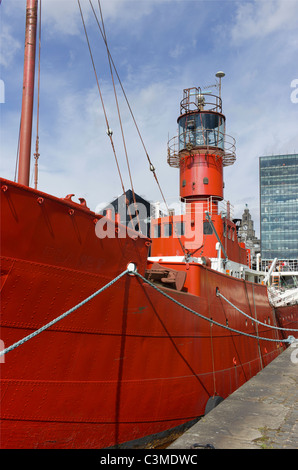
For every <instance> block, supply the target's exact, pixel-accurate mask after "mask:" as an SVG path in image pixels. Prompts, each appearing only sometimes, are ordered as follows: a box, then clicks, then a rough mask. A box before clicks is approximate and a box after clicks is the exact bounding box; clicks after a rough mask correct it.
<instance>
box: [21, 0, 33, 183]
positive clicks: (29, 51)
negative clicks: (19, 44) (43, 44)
mask: <svg viewBox="0 0 298 470" xmlns="http://www.w3.org/2000/svg"><path fill="white" fill-rule="evenodd" d="M37 6H38V0H27V7H26V33H25V52H24V75H23V98H22V117H21V130H20V155H19V173H18V183H20V184H23V185H25V186H29V178H30V154H31V138H32V117H33V99H34V74H35V50H36V29H37V28H36V27H37Z"/></svg>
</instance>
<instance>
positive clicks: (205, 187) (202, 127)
mask: <svg viewBox="0 0 298 470" xmlns="http://www.w3.org/2000/svg"><path fill="white" fill-rule="evenodd" d="M224 76H225V74H224V72H217V74H216V77H218V78H219V83H218V84H217V85H218V88H219V96H216V95H213V94H211V93H210V92H208V91H204V90H202V89H201V88H200V87H198V88H188V89H185V90H184V94H183V99H182V101H181V103H180V116H179V118H178V120H177V122H178V136H176V137H174V138H173V139H171V140H170V141H169V144H168V163H169V165H170V166H172V167H175V168H179V169H180V197H181V198H182V199H183V200H184V201H186V202H187V203H193V202H198V203H200V204H202V203H203V201H206V202H207V200H209V202H210V200H212V204H215V205H216V206H217V202H218V201H220V200H222V199H223V167H224V166H227V165H232V164H233V163H234V161H235V159H236V156H235V140H234V139H233V138H232V137H230V136H227V135H226V126H225V121H226V118H225V116H224V115H223V114H222V100H221V96H220V95H221V78H222V77H224ZM210 198H211V199H210Z"/></svg>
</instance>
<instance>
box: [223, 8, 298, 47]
mask: <svg viewBox="0 0 298 470" xmlns="http://www.w3.org/2000/svg"><path fill="white" fill-rule="evenodd" d="M297 18H298V3H297V1H295V0H254V1H253V2H247V1H245V2H243V3H242V2H241V3H240V4H238V8H237V14H236V21H235V24H234V26H233V28H232V29H231V35H232V38H233V40H234V41H242V40H248V39H254V38H259V37H264V36H267V35H270V34H273V33H277V32H280V31H282V30H284V29H285V28H286V29H287V30H290V29H296V28H297Z"/></svg>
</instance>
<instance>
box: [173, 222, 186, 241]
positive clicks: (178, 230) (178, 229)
mask: <svg viewBox="0 0 298 470" xmlns="http://www.w3.org/2000/svg"><path fill="white" fill-rule="evenodd" d="M184 233H185V228H184V222H176V223H175V234H176V235H177V236H178V237H180V236H182V235H184Z"/></svg>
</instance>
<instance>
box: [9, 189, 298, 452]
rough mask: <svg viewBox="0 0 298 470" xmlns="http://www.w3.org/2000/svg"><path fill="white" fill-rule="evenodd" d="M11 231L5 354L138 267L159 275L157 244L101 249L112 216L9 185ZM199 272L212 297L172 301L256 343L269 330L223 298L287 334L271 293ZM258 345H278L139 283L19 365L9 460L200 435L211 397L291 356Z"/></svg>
mask: <svg viewBox="0 0 298 470" xmlns="http://www.w3.org/2000/svg"><path fill="white" fill-rule="evenodd" d="M1 218H2V221H1V222H2V224H1V340H2V341H3V344H4V346H5V347H8V346H10V345H11V344H14V343H15V342H16V341H18V340H20V339H21V338H23V337H25V336H27V335H28V334H30V333H32V332H33V331H35V330H37V329H38V328H40V327H41V326H43V325H45V324H46V323H48V322H49V321H51V320H53V319H54V318H56V317H58V316H59V315H61V314H62V313H63V312H65V311H67V310H68V309H70V308H71V307H73V306H75V305H77V304H78V303H79V302H80V301H82V300H83V299H85V298H86V297H88V296H89V295H90V294H92V293H93V292H95V291H97V290H98V289H99V288H100V287H102V286H104V285H105V284H107V283H108V282H109V281H111V280H112V279H114V278H115V277H116V276H117V275H119V274H120V273H121V272H123V271H124V270H125V269H126V267H127V264H128V263H129V262H134V263H136V264H137V267H138V271H139V272H140V274H142V275H144V273H145V269H146V268H147V251H148V240H147V239H146V238H140V237H135V238H132V237H129V236H127V237H126V238H117V237H115V238H105V239H102V240H100V239H99V238H98V237H96V235H95V222H96V220H98V219H99V218H100V216H98V215H96V214H94V213H93V212H91V211H89V210H88V209H86V208H83V207H81V206H79V205H77V204H74V203H71V202H68V201H65V200H61V199H58V198H54V197H52V196H49V195H46V194H43V193H41V192H39V191H36V190H32V189H30V188H26V187H24V186H21V185H18V184H15V183H12V182H10V181H6V180H1ZM181 266H182V264H181ZM181 266H180V269H182V267H181ZM148 267H150V265H149V266H148ZM187 268H188V272H187V276H188V277H189V278H192V279H193V282H195V283H196V285H197V286H199V291H200V294H199V295H193V294H190V293H188V292H177V291H175V290H173V289H167V288H163V289H162V290H163V291H164V292H166V293H168V294H169V295H170V296H171V297H172V298H174V299H176V300H178V301H179V302H181V303H182V304H184V305H186V306H188V307H190V308H191V309H193V310H195V311H196V312H199V313H200V314H201V315H204V316H206V317H208V318H212V320H213V321H216V322H219V323H220V324H222V325H225V326H227V325H228V326H229V327H230V328H232V329H235V330H238V331H242V332H244V333H246V334H251V335H255V334H256V326H255V323H253V322H251V321H249V320H248V319H247V318H246V317H244V316H243V315H242V314H240V313H239V312H237V310H235V309H234V308H232V307H230V306H228V305H227V304H224V303H223V301H222V299H220V298H219V297H217V296H216V288H219V289H220V292H221V293H222V294H223V295H224V296H225V297H227V298H229V300H230V301H231V302H233V303H234V304H235V305H236V306H237V307H238V308H239V309H241V310H242V311H244V312H246V313H247V314H248V315H250V316H252V317H254V318H255V315H256V313H257V318H258V320H260V321H262V322H264V323H267V324H268V325H269V324H270V325H274V324H275V321H276V319H275V314H274V311H273V309H272V308H271V306H270V305H269V302H268V297H267V291H266V288H265V286H262V285H259V284H252V283H250V282H246V281H244V280H240V279H235V278H232V277H230V276H227V275H224V274H221V273H218V272H216V271H213V270H212V269H210V268H208V267H206V266H202V265H199V264H196V263H192V265H191V266H190V265H189V266H187V267H186V265H185V263H184V264H183V269H187ZM177 269H179V268H177ZM293 314H294V318H292V319H289V320H287V319H284V321H283V327H287V324H288V323H289V322H291V326H292V327H294V328H295V327H296V328H297V306H296V307H295V310H294V311H293ZM258 335H259V337H262V338H270V339H274V340H275V341H265V340H260V339H255V338H251V337H249V336H244V335H241V334H238V333H235V332H232V331H231V330H228V329H224V328H222V327H219V326H217V325H215V324H211V323H210V322H208V321H206V320H203V319H201V318H199V317H197V316H195V315H194V314H193V313H191V312H189V311H186V310H185V309H183V308H182V307H180V306H179V305H177V304H175V303H173V302H172V301H170V300H169V299H167V298H166V297H164V296H163V295H162V294H161V293H159V292H157V291H156V290H155V289H154V288H153V287H151V286H150V285H148V284H147V283H145V282H144V281H143V280H142V279H140V278H139V277H136V276H134V275H129V274H126V275H125V276H124V277H122V278H121V279H120V280H118V281H117V282H116V283H115V284H113V285H112V286H111V287H109V288H108V289H107V290H105V291H103V292H102V293H101V294H99V295H98V296H97V297H95V298H94V299H93V300H91V301H90V302H88V303H87V304H85V305H84V306H82V307H81V308H79V309H78V310H76V311H75V312H73V313H72V314H71V315H69V316H68V317H66V318H64V319H63V320H61V321H60V322H58V323H57V324H55V325H54V326H52V327H50V328H49V329H48V330H46V331H44V332H43V333H41V334H39V335H38V336H36V337H35V338H33V339H31V340H29V341H28V342H26V343H25V344H23V345H22V346H20V347H18V348H16V349H14V350H12V351H10V352H9V353H7V354H6V355H5V361H4V362H3V363H2V364H1V420H2V421H1V447H2V448H106V447H110V446H116V445H121V444H123V443H126V442H128V441H133V440H135V439H141V438H144V437H145V436H149V435H152V434H157V433H161V432H163V431H166V430H168V429H170V428H174V427H176V426H179V425H182V424H184V423H187V422H189V421H191V420H193V419H195V418H197V417H199V416H202V415H203V414H204V411H205V407H206V403H207V401H208V399H209V398H210V397H212V396H214V395H219V396H221V397H223V398H225V397H227V396H228V395H229V394H231V393H232V392H233V391H234V390H236V389H237V388H238V387H239V386H241V385H242V384H243V383H244V382H246V381H247V380H249V379H250V378H251V377H252V376H254V375H255V374H256V373H257V372H259V371H260V370H261V368H263V367H265V366H266V365H267V364H268V363H269V362H271V361H272V360H273V359H274V358H275V357H276V356H277V355H278V354H279V353H280V352H281V351H282V350H283V347H284V343H281V342H280V340H281V338H282V336H281V335H280V333H279V332H277V330H273V329H271V328H269V327H268V328H267V327H265V326H258Z"/></svg>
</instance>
